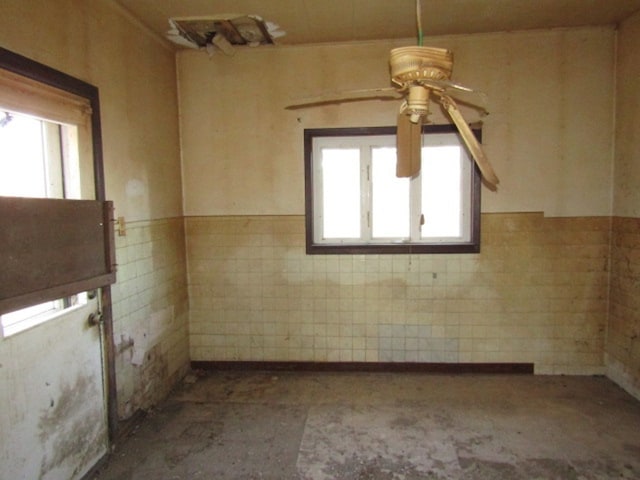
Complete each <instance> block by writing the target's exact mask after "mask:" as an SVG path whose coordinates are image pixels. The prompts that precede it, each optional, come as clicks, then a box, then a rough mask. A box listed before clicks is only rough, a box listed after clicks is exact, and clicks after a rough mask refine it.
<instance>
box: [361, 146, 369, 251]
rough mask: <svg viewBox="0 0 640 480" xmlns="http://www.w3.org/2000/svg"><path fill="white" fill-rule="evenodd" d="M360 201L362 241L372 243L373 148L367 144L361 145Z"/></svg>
mask: <svg viewBox="0 0 640 480" xmlns="http://www.w3.org/2000/svg"><path fill="white" fill-rule="evenodd" d="M360 162H361V163H360V165H361V169H360V191H361V192H362V195H361V198H360V201H361V205H362V217H361V218H362V223H361V225H362V229H361V232H362V240H363V241H365V242H370V241H371V220H372V219H371V201H372V198H371V147H370V146H369V145H368V144H367V143H363V144H361V145H360Z"/></svg>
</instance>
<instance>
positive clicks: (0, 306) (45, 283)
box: [0, 197, 115, 314]
mask: <svg viewBox="0 0 640 480" xmlns="http://www.w3.org/2000/svg"><path fill="white" fill-rule="evenodd" d="M111 210H112V205H111V203H110V202H100V201H95V200H60V199H46V198H15V197H0V265H1V268H0V314H1V313H6V312H8V311H12V310H15V309H17V308H22V307H25V306H29V305H33V304H35V303H40V302H44V301H48V300H55V299H56V298H60V297H63V296H66V295H71V294H73V293H78V292H79V291H83V290H88V289H92V288H97V287H99V286H104V285H108V284H110V283H113V281H114V280H115V265H114V263H115V262H114V259H113V247H112V241H111V238H112V233H111V232H112V225H111V221H110V218H111Z"/></svg>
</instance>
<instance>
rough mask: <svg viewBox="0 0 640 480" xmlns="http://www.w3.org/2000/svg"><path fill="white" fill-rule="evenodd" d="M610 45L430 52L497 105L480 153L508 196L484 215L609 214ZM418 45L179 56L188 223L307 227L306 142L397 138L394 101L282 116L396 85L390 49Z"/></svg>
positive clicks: (457, 47) (497, 37)
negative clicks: (219, 220)
mask: <svg viewBox="0 0 640 480" xmlns="http://www.w3.org/2000/svg"><path fill="white" fill-rule="evenodd" d="M614 40H615V32H614V30H613V29H611V28H585V29H571V30H549V31H536V32H519V33H502V34H486V35H461V36H451V37H437V38H433V39H427V40H426V41H425V43H426V44H428V45H434V46H440V47H447V48H450V49H451V50H452V51H453V52H454V58H455V63H454V73H453V79H454V80H456V81H458V82H461V83H463V84H466V85H470V86H473V87H474V88H476V89H478V90H481V91H484V92H486V93H487V94H488V97H489V110H490V112H491V113H490V115H489V116H487V117H485V118H482V121H483V122H484V126H483V143H484V147H485V149H486V153H487V155H488V157H489V158H490V160H491V162H492V163H493V165H494V167H495V170H496V171H497V173H498V175H499V177H500V179H501V184H500V187H499V189H498V192H497V193H492V192H490V191H488V190H486V189H485V190H484V191H483V211H484V212H523V211H542V212H544V213H545V214H546V215H548V216H580V215H609V214H610V213H611V195H612V190H611V188H612V182H611V157H612V145H613V144H612V139H613V137H612V135H613V95H614V82H613V70H614V57H613V54H612V52H613V50H614ZM411 43H413V40H407V41H405V42H389V41H380V42H372V43H352V44H339V45H316V46H302V47H278V48H277V49H276V48H273V49H270V48H263V49H254V50H243V51H240V52H238V53H237V55H235V56H233V57H226V56H223V55H216V56H214V57H212V58H208V57H207V56H206V55H204V54H202V52H195V51H182V52H180V53H179V54H178V73H179V79H180V80H179V83H180V87H179V89H180V102H181V111H182V127H183V142H182V149H183V158H184V185H185V193H184V195H185V214H186V215H265V214H266V215H292V214H293V215H299V214H303V213H304V211H303V209H304V192H303V178H304V177H303V162H302V158H303V145H302V133H303V129H305V128H320V127H347V126H379V125H393V124H394V123H395V118H396V112H397V108H398V102H394V101H392V102H381V101H377V100H373V101H367V102H357V103H345V104H342V105H334V106H324V107H318V108H313V109H304V110H294V111H290V110H285V109H284V107H285V106H286V105H288V104H290V103H295V98H297V97H304V96H309V95H317V94H320V93H323V92H334V91H342V90H349V89H363V88H374V87H386V86H388V85H389V77H388V54H389V50H390V49H391V48H393V47H397V46H401V45H407V44H411ZM433 110H434V114H433V116H432V120H433V121H434V122H435V123H443V122H445V121H446V120H445V118H444V116H443V114H442V112H441V111H439V108H438V107H437V106H436V107H435V108H434V109H433ZM465 113H466V116H467V119H468V120H469V121H475V120H478V119H479V117H478V114H477V113H476V112H474V111H473V110H470V109H465Z"/></svg>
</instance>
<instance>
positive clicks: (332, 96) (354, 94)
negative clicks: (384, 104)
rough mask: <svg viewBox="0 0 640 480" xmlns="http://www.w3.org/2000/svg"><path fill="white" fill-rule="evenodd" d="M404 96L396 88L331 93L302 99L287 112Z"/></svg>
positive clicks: (395, 98) (394, 98)
mask: <svg viewBox="0 0 640 480" xmlns="http://www.w3.org/2000/svg"><path fill="white" fill-rule="evenodd" d="M401 98H402V95H401V94H399V93H398V92H397V91H396V89H395V88H368V89H365V90H346V91H344V92H330V93H324V94H322V95H314V96H311V97H304V98H300V99H298V100H297V101H296V103H294V104H292V105H287V106H286V107H285V108H286V109H287V110H297V109H299V108H310V107H317V106H320V105H331V104H337V103H346V102H358V101H361V100H398V99H401Z"/></svg>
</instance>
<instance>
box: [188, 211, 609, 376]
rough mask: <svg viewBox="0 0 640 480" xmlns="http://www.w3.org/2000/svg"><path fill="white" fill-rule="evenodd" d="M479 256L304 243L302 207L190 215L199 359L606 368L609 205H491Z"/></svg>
mask: <svg viewBox="0 0 640 480" xmlns="http://www.w3.org/2000/svg"><path fill="white" fill-rule="evenodd" d="M482 221H483V233H482V252H481V253H480V254H474V255H306V254H305V242H304V217H303V216H235V217H192V218H187V220H186V232H187V243H188V249H187V251H188V262H189V267H190V268H189V296H190V302H191V321H190V345H191V359H192V360H201V361H211V360H252V361H261V360H267V361H318V362H324V361H333V362H338V361H344V362H350V361H358V362H364V361H369V362H531V363H534V364H535V371H536V372H537V373H566V374H602V373H603V372H604V364H603V345H604V326H605V323H606V310H607V285H608V273H607V269H606V264H607V256H608V252H609V218H608V217H591V218H586V217H582V218H545V217H544V216H543V215H542V214H540V213H529V214H484V215H483V218H482Z"/></svg>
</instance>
